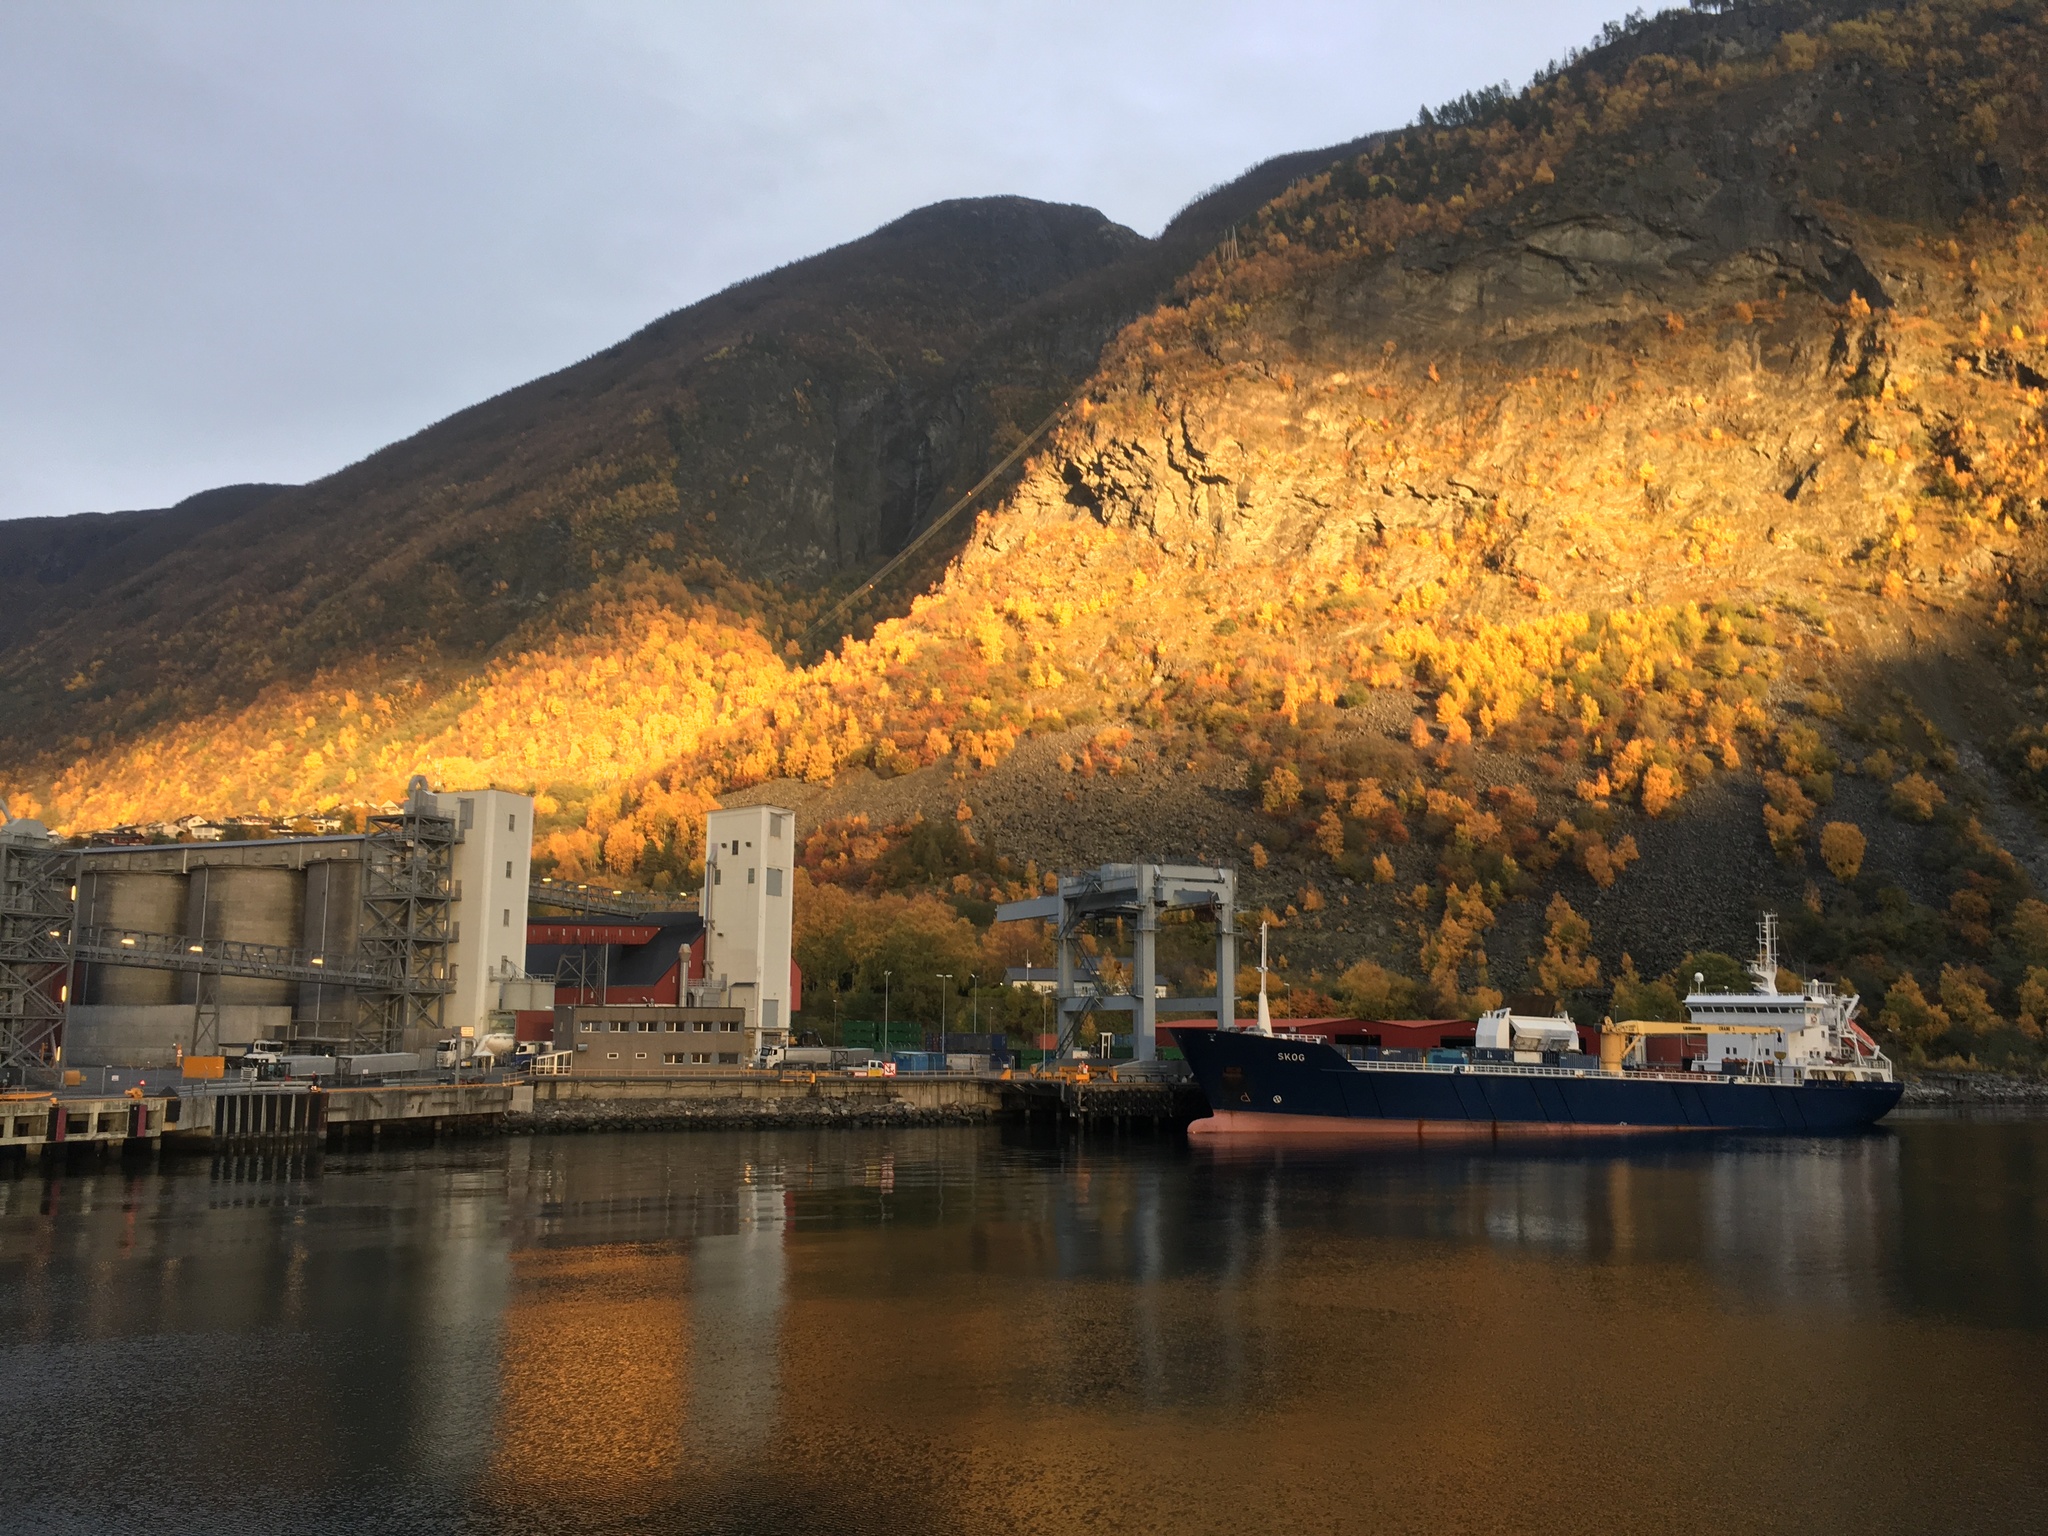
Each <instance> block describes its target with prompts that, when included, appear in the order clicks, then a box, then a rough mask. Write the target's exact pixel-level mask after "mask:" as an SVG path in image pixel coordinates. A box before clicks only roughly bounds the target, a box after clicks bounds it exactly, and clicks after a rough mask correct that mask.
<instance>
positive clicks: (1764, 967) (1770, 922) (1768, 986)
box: [1749, 912, 1778, 997]
mask: <svg viewBox="0 0 2048 1536" xmlns="http://www.w3.org/2000/svg"><path fill="white" fill-rule="evenodd" d="M1749 974H1750V978H1751V980H1752V982H1753V983H1754V990H1755V991H1757V992H1760V993H1762V994H1763V995H1764V996H1766V997H1775V996H1776V995H1777V992H1778V914H1777V913H1775V912H1766V913H1765V914H1764V915H1763V918H1762V919H1761V920H1760V921H1759V922H1758V923H1757V925H1756V958H1755V959H1754V960H1752V961H1750V963H1749Z"/></svg>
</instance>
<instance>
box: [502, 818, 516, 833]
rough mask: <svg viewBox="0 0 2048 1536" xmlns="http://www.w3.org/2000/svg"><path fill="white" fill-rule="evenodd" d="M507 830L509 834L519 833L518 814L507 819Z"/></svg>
mask: <svg viewBox="0 0 2048 1536" xmlns="http://www.w3.org/2000/svg"><path fill="white" fill-rule="evenodd" d="M505 830H506V831H507V832H517V831H518V830H519V817H518V816H517V815H516V814H515V815H511V816H507V817H506V818H505Z"/></svg>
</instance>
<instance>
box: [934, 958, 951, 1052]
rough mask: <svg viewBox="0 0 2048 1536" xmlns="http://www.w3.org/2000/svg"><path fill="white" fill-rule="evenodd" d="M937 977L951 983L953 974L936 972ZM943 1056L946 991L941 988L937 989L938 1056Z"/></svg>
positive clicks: (944, 1046)
mask: <svg viewBox="0 0 2048 1536" xmlns="http://www.w3.org/2000/svg"><path fill="white" fill-rule="evenodd" d="M937 975H938V978H939V980H941V981H951V980H952V979H953V973H952V972H951V971H940V972H938V973H937ZM945 1054H946V989H945V988H944V987H941V988H939V1055H940V1056H942V1057H943V1056H944V1055H945Z"/></svg>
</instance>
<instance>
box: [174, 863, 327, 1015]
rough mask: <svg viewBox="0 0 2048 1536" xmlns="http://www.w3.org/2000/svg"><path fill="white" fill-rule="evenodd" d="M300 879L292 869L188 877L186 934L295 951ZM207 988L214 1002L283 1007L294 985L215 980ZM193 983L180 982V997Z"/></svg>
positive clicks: (217, 869) (192, 992) (302, 891)
mask: <svg viewBox="0 0 2048 1536" xmlns="http://www.w3.org/2000/svg"><path fill="white" fill-rule="evenodd" d="M305 898H306V876H305V873H304V872H303V871H301V870H296V869H260V868H258V869H252V868H246V867H241V866H230V865H215V866H213V867H211V868H206V869H195V870H194V871H193V872H192V886H191V890H190V892H189V894H188V895H187V898H186V907H185V911H186V931H187V932H188V933H193V934H196V935H198V936H200V937H202V938H207V939H231V940H234V941H236V942H238V943H243V944H274V945H277V946H279V947H280V948H284V949H291V950H296V949H298V948H299V946H300V943H301V941H302V939H303V936H304V928H303V925H304V920H305ZM207 985H208V986H209V987H210V988H217V989H218V990H217V991H216V992H215V993H214V994H213V995H214V997H215V999H216V1001H219V1002H222V1003H236V1004H242V1003H246V1004H258V1005H264V1006H270V1007H289V1006H290V1005H291V1003H292V999H293V994H294V993H295V992H296V991H297V983H295V982H289V981H266V980H263V979H261V978H259V977H253V976H219V977H213V978H211V979H209V981H208V983H207ZM197 995H198V994H197V978H194V977H188V978H186V984H185V987H184V990H183V996H184V997H185V999H186V1000H187V1001H191V1000H192V999H193V998H195V997H196V996H197Z"/></svg>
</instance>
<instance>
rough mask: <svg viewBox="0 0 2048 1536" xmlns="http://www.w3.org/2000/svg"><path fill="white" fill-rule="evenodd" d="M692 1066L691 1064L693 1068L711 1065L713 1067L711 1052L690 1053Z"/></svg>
mask: <svg viewBox="0 0 2048 1536" xmlns="http://www.w3.org/2000/svg"><path fill="white" fill-rule="evenodd" d="M690 1064H691V1065H692V1066H698V1067H708V1066H710V1065H711V1053H710V1052H709V1051H692V1052H690Z"/></svg>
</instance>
